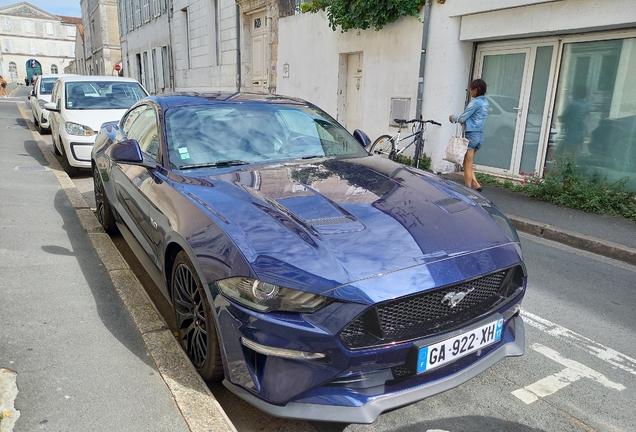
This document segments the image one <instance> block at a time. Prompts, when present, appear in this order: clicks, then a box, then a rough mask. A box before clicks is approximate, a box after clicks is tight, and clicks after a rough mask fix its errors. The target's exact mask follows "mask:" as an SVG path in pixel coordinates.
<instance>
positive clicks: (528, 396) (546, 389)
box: [512, 343, 625, 404]
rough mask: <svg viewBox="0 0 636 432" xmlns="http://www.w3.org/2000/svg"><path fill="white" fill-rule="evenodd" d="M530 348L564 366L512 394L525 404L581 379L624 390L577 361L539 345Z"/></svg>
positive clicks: (619, 385)
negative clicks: (558, 370)
mask: <svg viewBox="0 0 636 432" xmlns="http://www.w3.org/2000/svg"><path fill="white" fill-rule="evenodd" d="M531 348H532V349H533V350H535V351H537V352H538V353H541V354H543V355H544V356H546V357H548V358H549V359H550V360H553V361H555V362H557V363H559V364H562V365H563V366H565V369H563V370H562V371H560V372H557V373H555V374H553V375H550V376H548V377H546V378H543V379H540V380H539V381H537V382H535V383H533V384H530V385H529V386H525V387H524V388H522V389H518V390H515V391H513V392H512V394H513V395H515V396H516V397H518V398H519V399H521V400H522V401H523V402H525V403H526V404H531V403H532V402H534V401H536V400H537V399H538V398H540V397H545V396H549V395H551V394H554V393H556V392H557V391H559V390H561V389H562V388H564V387H566V386H568V385H570V384H572V383H573V382H576V381H578V380H579V379H581V378H589V379H591V380H593V381H596V382H597V383H599V384H601V385H603V386H605V387H608V388H611V389H614V390H618V391H623V390H625V386H624V385H622V384H619V383H615V382H613V381H610V380H609V379H607V378H606V377H605V375H603V374H602V373H600V372H596V371H595V370H593V369H590V368H589V367H587V366H585V365H584V364H581V363H579V362H577V361H574V360H570V359H568V358H565V357H563V356H562V355H561V354H560V353H559V352H557V351H555V350H553V349H551V348H548V347H546V346H544V345H541V344H537V343H536V344H533V345H532V346H531Z"/></svg>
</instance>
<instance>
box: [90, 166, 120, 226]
mask: <svg viewBox="0 0 636 432" xmlns="http://www.w3.org/2000/svg"><path fill="white" fill-rule="evenodd" d="M93 190H94V191H95V205H96V207H97V212H96V213H97V220H98V221H99V223H100V224H101V225H102V228H104V231H106V232H107V233H108V234H115V233H116V232H117V225H115V217H114V215H113V209H112V207H111V206H110V201H109V200H108V197H107V196H106V192H105V191H104V181H103V180H102V176H101V174H100V173H99V169H98V168H97V167H93Z"/></svg>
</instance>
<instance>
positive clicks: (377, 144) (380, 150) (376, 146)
mask: <svg viewBox="0 0 636 432" xmlns="http://www.w3.org/2000/svg"><path fill="white" fill-rule="evenodd" d="M369 153H371V154H376V155H379V156H382V157H385V158H388V159H393V158H394V157H395V149H394V147H393V137H391V136H390V135H382V136H381V137H379V138H378V139H377V140H375V141H374V142H373V144H372V145H371V147H370V148H369Z"/></svg>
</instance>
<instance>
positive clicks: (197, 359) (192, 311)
mask: <svg viewBox="0 0 636 432" xmlns="http://www.w3.org/2000/svg"><path fill="white" fill-rule="evenodd" d="M171 286H172V305H173V307H174V313H175V318H176V321H177V332H178V336H179V342H181V346H182V347H183V349H184V350H185V352H186V354H188V357H189V358H190V360H191V361H192V364H193V365H194V367H195V368H196V370H197V371H198V372H199V374H200V375H201V377H202V378H203V379H204V380H205V381H219V380H221V379H222V378H223V363H222V360H221V351H220V349H219V342H218V337H217V334H216V326H215V325H214V316H213V315H212V309H211V308H210V303H209V302H208V298H207V294H206V293H205V290H204V289H203V285H202V284H201V281H200V280H199V277H198V276H197V273H196V271H195V269H194V265H193V264H192V261H190V258H188V255H187V254H186V253H185V252H184V251H181V252H179V254H178V255H177V258H176V259H175V261H174V265H173V266H172V284H171Z"/></svg>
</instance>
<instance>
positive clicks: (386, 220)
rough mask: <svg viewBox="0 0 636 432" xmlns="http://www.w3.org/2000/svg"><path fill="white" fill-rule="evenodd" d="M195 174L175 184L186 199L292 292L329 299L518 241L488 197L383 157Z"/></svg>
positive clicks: (261, 273) (260, 270) (264, 274)
mask: <svg viewBox="0 0 636 432" xmlns="http://www.w3.org/2000/svg"><path fill="white" fill-rule="evenodd" d="M192 173H196V174H197V176H196V177H194V176H191V175H188V176H177V178H175V180H176V181H177V182H178V183H180V185H177V186H178V187H181V188H183V192H184V195H185V196H187V197H189V198H190V199H191V200H193V201H194V202H196V203H198V205H199V206H200V207H201V208H202V209H203V210H204V211H207V212H208V213H209V215H210V216H211V217H212V218H213V219H214V220H216V221H217V223H218V224H219V226H221V228H222V229H223V230H224V231H225V232H226V233H227V234H228V235H229V236H230V238H231V239H232V240H233V242H234V243H235V244H236V246H237V247H238V248H239V249H240V250H241V252H242V254H243V256H244V257H245V258H246V260H247V262H248V263H249V264H250V266H251V267H252V269H253V270H254V272H255V273H256V276H257V277H258V278H259V279H261V280H267V281H270V282H272V283H278V284H281V285H284V286H292V287H299V286H300V287H302V288H303V289H306V290H309V291H312V292H325V291H328V290H332V289H334V288H336V287H339V286H344V285H347V284H351V283H353V282H356V281H362V280H365V279H368V278H373V277H378V276H382V275H386V274H388V273H394V272H397V271H402V270H405V269H409V274H410V273H411V272H412V271H413V270H412V269H413V268H415V267H418V266H425V265H427V264H429V263H433V262H440V261H444V260H449V259H450V260H452V259H454V258H455V257H460V256H468V255H471V254H475V252H477V251H484V250H491V249H496V248H497V247H499V246H503V245H510V244H511V243H514V239H511V238H510V233H509V234H506V233H505V232H504V231H503V230H502V229H501V228H500V226H499V225H498V224H497V223H496V222H495V219H494V218H493V217H492V216H491V214H492V209H496V207H494V205H492V203H490V202H489V201H488V200H486V199H484V198H483V197H481V196H479V195H476V194H474V193H473V192H471V190H470V189H466V188H464V187H463V186H460V185H458V184H457V183H454V182H452V181H450V180H447V179H444V178H441V177H438V176H435V175H432V174H430V173H426V172H423V171H420V170H416V169H413V168H409V167H405V166H403V165H400V164H396V163H394V162H392V161H389V160H386V159H382V158H380V157H364V158H358V159H345V160H343V159H332V160H321V161H318V162H315V163H302V164H299V163H295V164H277V165H265V166H253V167H250V168H241V169H234V170H227V169H226V170H223V173H218V171H216V172H214V171H209V170H208V171H207V173H205V174H204V173H202V172H200V171H192ZM489 209H490V210H489ZM495 213H497V214H499V215H501V213H498V211H496V212H495ZM501 218H503V219H505V217H503V215H501ZM500 223H501V220H500ZM199 253H201V254H203V253H205V252H204V251H200V252H197V254H199ZM517 259H518V260H520V257H519V256H518V255H517ZM513 261H514V260H513ZM465 276H466V275H464V276H463V277H465ZM395 280H400V278H396V279H395Z"/></svg>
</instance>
